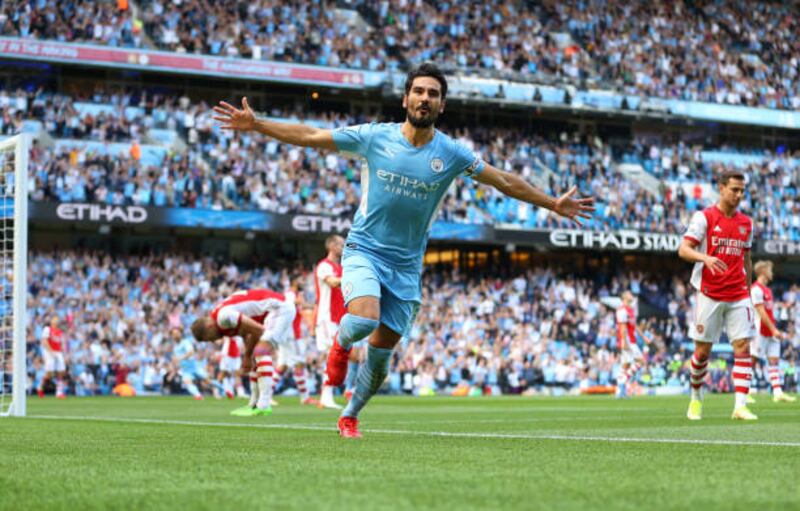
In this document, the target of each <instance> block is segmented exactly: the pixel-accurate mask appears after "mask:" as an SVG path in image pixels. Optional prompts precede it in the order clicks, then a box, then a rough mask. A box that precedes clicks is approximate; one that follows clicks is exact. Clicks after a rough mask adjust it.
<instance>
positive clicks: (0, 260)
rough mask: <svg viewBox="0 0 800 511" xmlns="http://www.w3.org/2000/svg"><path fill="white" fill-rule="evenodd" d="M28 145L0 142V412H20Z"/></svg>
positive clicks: (21, 138)
mask: <svg viewBox="0 0 800 511" xmlns="http://www.w3.org/2000/svg"><path fill="white" fill-rule="evenodd" d="M30 143H31V140H30V136H29V135H26V134H22V135H16V136H13V137H10V138H7V139H5V140H0V171H2V174H0V200H2V207H0V271H1V272H2V274H0V375H2V378H1V379H0V416H9V415H11V416H17V417H23V416H25V398H26V393H27V380H28V377H27V369H26V347H25V344H26V331H25V330H26V303H25V302H26V295H27V257H28V151H29V149H30Z"/></svg>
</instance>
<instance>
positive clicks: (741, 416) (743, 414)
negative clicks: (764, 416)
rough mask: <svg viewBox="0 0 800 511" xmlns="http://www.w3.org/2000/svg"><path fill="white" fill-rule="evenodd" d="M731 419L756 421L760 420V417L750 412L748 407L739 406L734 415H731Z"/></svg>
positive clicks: (734, 410)
mask: <svg viewBox="0 0 800 511" xmlns="http://www.w3.org/2000/svg"><path fill="white" fill-rule="evenodd" d="M731 419H734V420H741V421H754V420H758V415H756V414H754V413H753V412H751V411H750V410H748V409H747V407H746V406H737V407H736V408H734V409H733V414H732V415H731Z"/></svg>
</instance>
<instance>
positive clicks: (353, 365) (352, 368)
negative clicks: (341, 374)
mask: <svg viewBox="0 0 800 511" xmlns="http://www.w3.org/2000/svg"><path fill="white" fill-rule="evenodd" d="M359 365H360V364H359V363H358V362H353V361H352V360H351V361H350V362H348V363H347V367H348V369H347V377H346V378H345V379H344V388H345V389H346V390H352V389H353V388H354V387H355V386H356V382H357V381H358V379H357V378H358V366H359Z"/></svg>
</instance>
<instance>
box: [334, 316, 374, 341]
mask: <svg viewBox="0 0 800 511" xmlns="http://www.w3.org/2000/svg"><path fill="white" fill-rule="evenodd" d="M379 324H380V322H379V321H378V319H377V318H372V317H363V316H358V315H356V314H351V313H347V314H345V315H344V317H342V321H341V323H340V324H339V339H340V341H345V342H348V343H352V342H357V341H360V340H361V339H363V338H365V337H367V336H368V335H369V334H371V333H372V332H373V331H374V330H375V329H376V328H378V325H379Z"/></svg>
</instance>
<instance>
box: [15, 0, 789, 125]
mask: <svg viewBox="0 0 800 511" xmlns="http://www.w3.org/2000/svg"><path fill="white" fill-rule="evenodd" d="M138 5H139V7H140V9H141V11H140V14H139V16H140V18H141V19H135V18H134V17H133V16H132V15H131V9H130V8H129V6H128V2H127V1H124V2H117V3H115V2H83V1H68V2H55V1H54V0H36V1H34V0H27V1H24V0H14V1H10V2H4V3H3V7H2V8H0V35H10V36H21V37H31V38H38V39H57V40H62V41H83V42H94V43H100V44H108V45H112V46H126V47H141V46H143V41H144V36H143V31H146V33H147V34H148V35H149V38H150V40H151V41H152V44H153V45H154V46H155V47H156V48H158V49H163V50H168V51H176V52H184V53H199V54H210V55H220V56H229V57H242V58H253V59H259V60H261V59H263V60H276V61H288V62H298V63H306V64H318V65H325V66H332V67H349V68H359V69H370V70H384V69H405V68H407V67H409V66H410V65H414V64H417V63H420V62H423V61H427V60H432V61H434V62H437V63H439V64H441V65H442V66H443V67H445V68H446V69H448V70H451V71H461V72H463V71H468V72H473V73H478V74H488V75H491V76H500V77H510V78H512V79H517V80H519V79H523V80H530V79H536V80H540V81H541V80H544V81H558V82H561V83H571V84H575V85H578V86H579V87H581V88H586V87H587V86H589V85H592V86H594V87H597V86H599V87H609V88H613V89H615V90H617V91H619V92H623V93H626V94H633V95H644V96H651V97H660V98H674V99H681V100H689V101H708V102H713V103H723V104H733V105H747V106H752V107H766V108H776V109H789V110H798V109H800V76H799V75H798V73H800V64H799V63H800V49H798V47H797V44H796V40H797V37H796V36H797V33H798V31H800V27H798V21H797V16H794V12H793V11H792V6H793V4H792V3H791V2H788V3H785V2H760V3H756V4H754V3H752V2H747V1H745V0H728V1H723V2H711V3H705V4H703V3H700V4H697V3H695V2H689V1H687V0H681V1H678V2H666V1H663V0H661V1H657V2H634V3H628V4H624V3H619V2H607V1H605V0H589V1H586V2H561V3H552V4H545V5H539V4H536V3H530V2H520V1H517V2H505V3H502V2H477V1H474V0H469V1H459V2H445V3H442V2H429V1H423V0H416V1H414V2H410V1H407V0H404V1H399V2H386V1H381V2H379V1H375V0H361V1H359V0H353V1H342V2H339V3H338V4H337V3H336V2H330V1H320V0H318V1H315V2H280V3H279V4H277V5H276V4H275V3H274V2H267V1H264V0H259V1H256V2H249V3H242V2H233V1H230V0H228V1H222V2H207V1H202V0H184V1H182V2H170V1H167V0H142V1H141V2H139V3H138ZM121 6H122V7H124V9H123V8H121ZM337 7H344V8H349V9H356V10H358V12H360V13H361V15H362V18H363V19H364V20H365V22H366V23H364V22H347V21H346V20H347V19H348V18H347V16H346V15H345V14H343V12H344V11H340V10H339V9H337ZM143 29H144V30H143Z"/></svg>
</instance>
